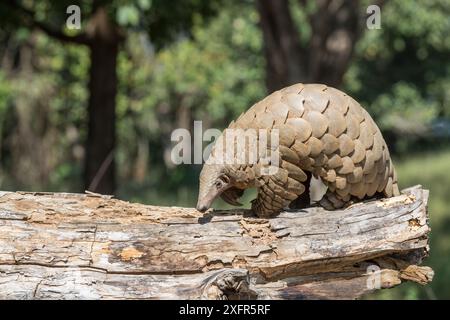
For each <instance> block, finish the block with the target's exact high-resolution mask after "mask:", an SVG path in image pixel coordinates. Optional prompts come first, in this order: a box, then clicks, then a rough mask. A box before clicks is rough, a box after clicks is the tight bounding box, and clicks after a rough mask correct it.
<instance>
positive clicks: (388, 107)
mask: <svg viewBox="0 0 450 320" xmlns="http://www.w3.org/2000/svg"><path fill="white" fill-rule="evenodd" d="M449 14H450V2H449V1H446V0H435V1H409V0H403V1H389V2H386V4H385V5H384V6H383V8H382V10H381V27H382V28H381V29H380V30H366V31H365V33H364V35H363V37H362V39H361V40H360V41H359V42H358V43H357V46H356V54H355V55H356V56H355V61H354V63H353V64H352V65H351V67H350V69H349V71H348V72H347V74H346V78H345V80H346V83H345V89H346V90H347V91H348V92H350V93H351V94H352V95H353V96H355V97H356V98H357V99H358V100H360V101H362V102H363V105H365V106H366V107H367V108H368V109H369V110H370V112H371V114H372V115H374V117H375V119H376V120H377V121H379V122H380V123H381V125H382V127H383V128H384V129H386V130H393V131H397V132H398V133H399V134H403V133H405V131H410V130H417V129H419V130H424V128H425V127H426V126H427V125H428V124H430V122H431V120H433V119H435V118H436V117H437V116H440V117H444V116H449V114H450V100H449V93H448V92H449V90H450V81H449V79H450V64H449V59H448V57H449V56H450V39H449V37H448V32H449V30H450V20H449V19H448V16H449Z"/></svg>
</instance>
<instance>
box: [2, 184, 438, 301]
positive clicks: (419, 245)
mask: <svg viewBox="0 0 450 320" xmlns="http://www.w3.org/2000/svg"><path fill="white" fill-rule="evenodd" d="M427 199H428V191H427V190H424V189H422V188H421V187H420V186H417V187H413V188H410V189H408V190H405V191H404V193H403V194H402V195H400V196H398V197H394V198H390V199H382V200H376V201H368V202H364V203H359V204H356V205H354V206H351V207H350V208H347V209H345V210H337V211H325V210H323V209H322V208H317V207H313V208H308V209H305V210H299V211H297V212H294V211H289V212H282V213H281V214H279V215H278V216H276V217H274V218H271V219H260V218H256V217H253V216H252V215H251V214H250V213H249V212H248V211H245V210H230V211H213V212H211V211H209V212H207V213H205V214H202V213H200V212H198V211H196V210H195V209H191V208H179V207H157V206H148V205H142V204H136V203H129V202H125V201H121V200H117V199H114V198H111V197H107V196H99V195H91V194H68V193H26V192H1V193H0V298H3V299H11V298H12V299H48V298H57V299H62V298H66V299H71V298H94V299H100V298H103V299H147V298H160V299H165V298H175V299H186V298H194V299H233V298H240V299H246V298H258V299H267V298H274V299H317V298H323V299H334V298H357V297H359V296H361V295H362V294H364V293H367V292H371V291H373V290H375V289H377V288H389V287H392V286H395V285H398V284H400V283H401V282H403V281H415V282H417V283H420V284H426V283H428V282H429V281H431V279H432V277H433V271H432V270H431V268H429V267H426V266H420V264H421V263H422V260H423V258H425V257H426V256H427V255H428V250H429V248H428V233H429V231H430V228H429V226H428V218H427V209H426V207H427Z"/></svg>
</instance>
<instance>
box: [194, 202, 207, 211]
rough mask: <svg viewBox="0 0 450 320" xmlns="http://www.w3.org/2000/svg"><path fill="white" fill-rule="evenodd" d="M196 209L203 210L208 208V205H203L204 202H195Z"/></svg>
mask: <svg viewBox="0 0 450 320" xmlns="http://www.w3.org/2000/svg"><path fill="white" fill-rule="evenodd" d="M196 209H197V210H198V211H200V212H205V211H206V210H208V209H209V208H208V206H207V205H205V204H200V203H199V204H197V207H196Z"/></svg>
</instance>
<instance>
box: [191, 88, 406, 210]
mask: <svg viewBox="0 0 450 320" xmlns="http://www.w3.org/2000/svg"><path fill="white" fill-rule="evenodd" d="M230 129H233V130H235V129H242V130H243V132H246V131H248V130H250V129H253V130H254V131H256V132H261V130H265V131H266V132H268V133H270V132H277V134H278V144H274V143H272V142H271V141H272V140H273V139H271V138H270V134H268V135H267V136H266V137H269V138H267V139H265V141H263V143H262V144H260V143H261V141H258V144H259V145H262V146H263V148H261V149H266V150H264V151H269V153H266V154H270V155H272V153H273V154H274V155H275V153H274V152H278V153H277V155H278V157H279V158H277V159H278V164H277V169H278V170H275V173H272V174H267V172H266V171H264V173H263V172H262V171H263V170H261V169H262V168H267V166H272V165H273V164H272V163H271V162H270V161H269V162H268V161H267V157H262V156H261V154H262V153H261V150H259V151H258V152H257V154H256V155H255V154H253V153H254V151H250V150H249V149H252V150H253V148H250V143H249V144H246V145H244V148H243V149H239V147H238V148H237V151H233V152H231V149H233V148H232V147H235V148H236V143H235V142H234V143H228V144H227V143H224V141H226V140H225V138H224V136H225V135H226V133H227V132H230ZM274 129H278V130H277V131H274ZM258 137H259V136H258ZM258 139H260V138H258ZM219 141H221V142H222V144H221V147H220V151H218V147H217V145H218V142H219ZM274 141H275V140H274ZM253 142H254V141H253ZM218 155H221V156H222V157H223V156H224V155H225V157H227V158H231V159H235V158H236V157H237V156H238V155H246V158H245V159H246V162H244V163H242V161H241V162H239V161H236V162H233V161H222V162H220V161H217V159H218V158H219V156H218ZM251 157H253V158H252V159H253V160H252V161H249V159H250V158H251ZM255 158H256V160H255ZM221 159H222V160H223V158H221ZM311 175H312V176H314V177H315V178H317V179H320V180H321V181H322V182H323V183H324V184H325V185H326V186H327V191H326V193H325V194H324V196H323V198H322V199H321V200H320V201H319V202H318V204H319V205H320V206H322V207H324V208H325V209H327V210H333V209H338V208H343V207H345V206H348V205H349V204H351V203H353V202H356V201H361V200H362V199H365V198H371V197H375V196H376V197H392V196H396V195H399V189H398V185H397V175H396V172H395V169H394V166H393V164H392V160H391V158H390V154H389V150H388V147H387V145H386V142H385V141H384V139H383V136H382V135H381V132H380V130H379V128H378V127H377V125H376V124H375V122H374V121H373V119H372V117H371V116H370V115H369V113H368V112H367V111H366V110H365V109H363V108H362V107H361V106H360V105H359V103H357V102H356V101H355V100H354V99H353V98H351V97H350V96H348V95H346V94H345V93H343V92H341V91H339V90H337V89H335V88H332V87H328V86H326V85H322V84H300V83H299V84H295V85H292V86H289V87H286V88H284V89H281V90H279V91H276V92H274V93H272V94H270V95H269V96H267V97H266V98H264V99H263V100H261V101H259V102H257V103H256V104H254V105H253V106H252V107H251V108H250V109H248V110H247V111H246V112H244V113H242V114H241V115H240V116H239V118H238V119H237V120H236V121H232V122H231V123H230V125H229V126H228V128H227V129H225V130H224V132H223V133H222V135H221V136H220V137H219V138H218V139H217V141H216V144H215V146H214V147H213V148H212V151H211V154H210V157H209V158H208V160H207V161H206V163H205V164H204V166H203V168H202V171H201V173H200V186H199V196H198V202H197V210H199V211H201V212H204V211H206V210H207V209H208V208H209V207H210V206H211V204H212V202H213V200H214V199H215V198H216V197H218V196H221V197H222V198H223V199H224V200H225V201H226V202H228V203H230V204H232V205H240V203H239V202H238V201H237V200H238V198H239V197H240V196H242V194H243V192H244V190H245V189H248V188H253V187H256V188H257V191H258V195H257V198H256V199H254V200H253V201H252V210H253V212H254V213H255V214H256V215H258V216H260V217H270V216H272V215H274V214H276V213H278V212H280V211H282V210H283V209H285V208H287V207H291V208H299V207H305V206H308V205H309V183H310V179H311Z"/></svg>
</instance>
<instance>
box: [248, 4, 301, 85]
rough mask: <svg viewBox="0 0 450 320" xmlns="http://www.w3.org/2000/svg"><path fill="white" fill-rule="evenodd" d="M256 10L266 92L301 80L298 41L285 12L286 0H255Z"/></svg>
mask: <svg viewBox="0 0 450 320" xmlns="http://www.w3.org/2000/svg"><path fill="white" fill-rule="evenodd" d="M257 7H258V11H259V15H260V21H261V22H260V26H261V29H262V31H263V39H264V52H265V56H266V86H267V89H268V91H269V92H272V91H275V90H278V89H280V88H283V87H286V86H287V85H289V84H292V83H294V82H298V81H299V79H305V76H306V70H305V68H303V66H302V61H304V59H302V56H301V54H302V49H301V46H300V38H299V34H298V32H297V29H296V27H295V25H294V22H293V20H292V17H291V13H290V11H289V3H288V0H280V1H267V0H258V2H257Z"/></svg>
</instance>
